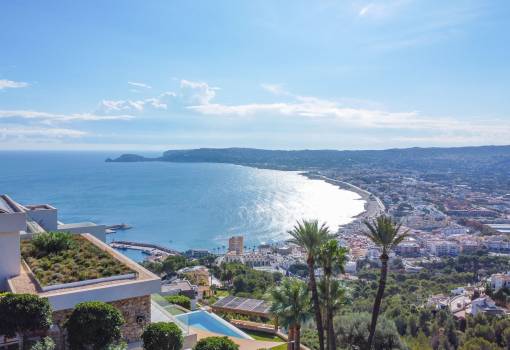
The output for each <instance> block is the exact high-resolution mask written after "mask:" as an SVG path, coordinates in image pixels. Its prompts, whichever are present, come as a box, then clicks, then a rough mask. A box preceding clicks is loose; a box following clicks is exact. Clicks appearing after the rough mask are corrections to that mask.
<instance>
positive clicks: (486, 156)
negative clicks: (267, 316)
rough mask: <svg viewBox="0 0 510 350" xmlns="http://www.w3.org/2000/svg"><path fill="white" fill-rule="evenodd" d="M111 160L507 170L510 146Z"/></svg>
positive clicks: (188, 153) (216, 151)
mask: <svg viewBox="0 0 510 350" xmlns="http://www.w3.org/2000/svg"><path fill="white" fill-rule="evenodd" d="M107 161H110V162H142V161H165V162H179V163H192V162H193V163H195V162H206V163H230V164H238V165H248V166H254V167H260V168H273V169H310V168H318V169H320V168H343V167H349V168H350V167H357V166H360V167H362V168H364V167H366V166H371V167H373V168H386V169H388V168H395V169H401V168H406V169H413V170H420V169H424V170H431V169H435V170H439V171H446V172H448V171H459V169H477V168H479V167H482V168H485V169H487V168H491V167H493V169H494V170H498V171H501V170H505V171H508V164H510V146H480V147H456V148H405V149H387V150H363V151H336V150H296V151H282V150H263V149H253V148H199V149H190V150H170V151H166V152H164V153H163V155H162V156H161V157H156V158H147V157H142V156H139V155H136V154H124V155H122V156H120V157H118V158H116V159H107Z"/></svg>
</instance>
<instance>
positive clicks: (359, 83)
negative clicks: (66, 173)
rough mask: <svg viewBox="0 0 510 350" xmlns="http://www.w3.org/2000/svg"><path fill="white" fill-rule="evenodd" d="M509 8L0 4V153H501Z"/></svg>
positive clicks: (509, 66)
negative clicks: (431, 149) (470, 148)
mask: <svg viewBox="0 0 510 350" xmlns="http://www.w3.org/2000/svg"><path fill="white" fill-rule="evenodd" d="M509 16H510V3H509V2H508V1H497V0H494V1H463V0H456V1H432V0H421V1H419V0H385V1H370V0H365V1H363V0H353V1H349V0H345V1H320V0H318V1H304V0H303V1H300V0H288V1H284V0H282V1H271V0H267V1H262V0H261V1H253V0H251V1H242V0H236V1H232V0H230V1H212V0H207V1H205V0H204V1H169V0H161V1H155V0H154V1H130V0H118V1H112V0H101V1H92V0H89V1H51V0H48V1H35V0H34V1H3V2H1V3H0V150H2V149H56V150H72V149H88V150H102V149H105V150H166V149H169V148H191V147H230V146H239V147H259V148H279V149H302V148H311V149H319V148H335V149H380V148H389V147H409V146H463V145H483V144H509V143H510V141H509V140H510V137H509V135H510V98H509V97H510V21H508V18H509Z"/></svg>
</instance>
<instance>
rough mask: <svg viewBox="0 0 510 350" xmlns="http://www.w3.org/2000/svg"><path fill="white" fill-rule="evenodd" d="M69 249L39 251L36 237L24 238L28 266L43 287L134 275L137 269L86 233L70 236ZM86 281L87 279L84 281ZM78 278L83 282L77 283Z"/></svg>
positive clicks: (23, 254)
mask: <svg viewBox="0 0 510 350" xmlns="http://www.w3.org/2000/svg"><path fill="white" fill-rule="evenodd" d="M69 240H70V244H69V246H68V247H67V248H66V249H63V250H60V251H58V252H55V253H52V254H44V255H42V254H40V252H39V251H38V249H37V247H36V246H35V245H34V240H23V241H22V242H21V254H22V256H23V259H24V262H25V263H26V265H27V266H26V269H27V270H30V271H32V273H33V274H34V275H35V278H36V282H37V283H38V284H39V286H40V288H41V290H43V291H47V290H51V289H58V288H66V287H70V286H76V285H85V284H92V283H95V282H98V281H97V280H101V281H102V282H104V281H107V280H109V279H117V280H119V279H134V278H136V273H135V271H134V270H133V269H131V268H129V267H128V266H127V265H126V264H123V263H121V261H119V260H117V259H115V258H114V257H113V256H112V255H110V254H108V253H107V250H103V249H101V248H100V247H99V246H97V245H95V244H94V243H93V241H91V240H88V239H87V238H86V237H85V236H81V235H72V236H69ZM84 281H87V282H84ZM76 282H82V283H80V284H77V283H76Z"/></svg>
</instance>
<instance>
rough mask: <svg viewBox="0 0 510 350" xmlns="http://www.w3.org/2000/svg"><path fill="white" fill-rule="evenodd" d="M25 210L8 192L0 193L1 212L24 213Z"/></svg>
mask: <svg viewBox="0 0 510 350" xmlns="http://www.w3.org/2000/svg"><path fill="white" fill-rule="evenodd" d="M22 212H23V210H22V208H21V207H20V205H19V204H18V203H16V202H15V201H13V200H12V199H11V197H9V196H8V195H6V194H2V195H0V214H13V213H22Z"/></svg>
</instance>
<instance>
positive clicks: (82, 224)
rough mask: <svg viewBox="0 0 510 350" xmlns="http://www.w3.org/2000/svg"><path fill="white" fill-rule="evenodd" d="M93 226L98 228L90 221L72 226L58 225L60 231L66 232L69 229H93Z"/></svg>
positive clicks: (72, 224) (74, 223) (75, 223)
mask: <svg viewBox="0 0 510 350" xmlns="http://www.w3.org/2000/svg"><path fill="white" fill-rule="evenodd" d="M92 226H98V225H97V224H95V223H93V222H90V221H85V222H73V223H71V224H58V229H59V230H65V229H68V228H77V227H92Z"/></svg>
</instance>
